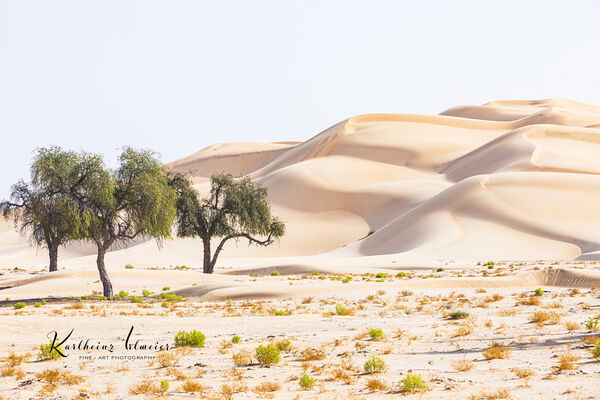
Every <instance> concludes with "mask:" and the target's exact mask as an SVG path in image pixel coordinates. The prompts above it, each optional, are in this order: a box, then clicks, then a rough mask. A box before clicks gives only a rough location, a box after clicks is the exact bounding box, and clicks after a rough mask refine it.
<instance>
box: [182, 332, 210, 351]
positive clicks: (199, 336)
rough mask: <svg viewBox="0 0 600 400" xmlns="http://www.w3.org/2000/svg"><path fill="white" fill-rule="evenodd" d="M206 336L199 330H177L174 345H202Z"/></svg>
mask: <svg viewBox="0 0 600 400" xmlns="http://www.w3.org/2000/svg"><path fill="white" fill-rule="evenodd" d="M205 340H206V336H204V334H203V333H202V332H200V331H197V330H192V331H189V332H184V331H179V332H177V334H176V335H175V346H178V347H181V346H189V347H204V341H205Z"/></svg>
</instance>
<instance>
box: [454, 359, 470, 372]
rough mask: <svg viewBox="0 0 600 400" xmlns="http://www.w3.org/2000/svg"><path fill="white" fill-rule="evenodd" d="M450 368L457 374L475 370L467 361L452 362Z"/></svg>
mask: <svg viewBox="0 0 600 400" xmlns="http://www.w3.org/2000/svg"><path fill="white" fill-rule="evenodd" d="M452 368H454V369H455V370H457V371H458V372H468V371H470V370H472V369H473V368H475V364H473V363H472V362H471V361H469V360H454V361H452Z"/></svg>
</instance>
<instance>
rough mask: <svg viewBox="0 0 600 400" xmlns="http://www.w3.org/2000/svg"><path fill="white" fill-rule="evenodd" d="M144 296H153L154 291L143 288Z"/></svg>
mask: <svg viewBox="0 0 600 400" xmlns="http://www.w3.org/2000/svg"><path fill="white" fill-rule="evenodd" d="M142 296H144V297H150V296H152V292H151V291H149V290H147V289H144V290H142Z"/></svg>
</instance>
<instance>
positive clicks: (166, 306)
mask: <svg viewBox="0 0 600 400" xmlns="http://www.w3.org/2000/svg"><path fill="white" fill-rule="evenodd" d="M160 306H161V307H162V308H169V303H168V302H166V301H163V302H162V303H160Z"/></svg>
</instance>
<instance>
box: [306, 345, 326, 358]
mask: <svg viewBox="0 0 600 400" xmlns="http://www.w3.org/2000/svg"><path fill="white" fill-rule="evenodd" d="M325 358H327V354H325V352H324V351H322V350H317V349H312V348H310V347H309V348H307V349H304V350H302V353H301V354H300V360H302V361H316V360H324V359H325Z"/></svg>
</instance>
